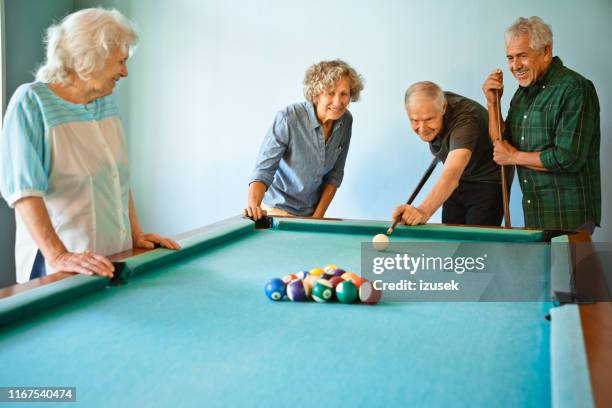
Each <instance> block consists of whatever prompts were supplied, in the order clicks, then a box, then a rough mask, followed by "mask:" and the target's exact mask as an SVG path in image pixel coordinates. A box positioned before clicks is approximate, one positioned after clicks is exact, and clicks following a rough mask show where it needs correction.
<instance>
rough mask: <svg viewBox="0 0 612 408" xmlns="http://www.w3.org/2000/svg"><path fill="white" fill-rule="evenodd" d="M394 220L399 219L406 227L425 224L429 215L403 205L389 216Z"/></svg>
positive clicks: (410, 206) (416, 208)
mask: <svg viewBox="0 0 612 408" xmlns="http://www.w3.org/2000/svg"><path fill="white" fill-rule="evenodd" d="M391 217H392V218H393V219H394V220H397V219H398V218H401V221H402V222H403V223H404V224H406V225H419V224H425V223H427V220H429V215H428V214H426V213H425V212H424V211H423V210H421V209H420V208H418V207H414V206H412V205H408V204H404V205H400V206H399V207H396V208H395V210H393V213H392V214H391Z"/></svg>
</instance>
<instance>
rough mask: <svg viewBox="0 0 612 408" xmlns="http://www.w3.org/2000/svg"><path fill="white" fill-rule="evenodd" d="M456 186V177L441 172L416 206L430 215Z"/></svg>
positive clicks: (457, 183)
mask: <svg viewBox="0 0 612 408" xmlns="http://www.w3.org/2000/svg"><path fill="white" fill-rule="evenodd" d="M458 186H459V180H458V179H457V177H455V176H454V175H450V174H449V175H444V174H443V175H442V176H441V177H440V178H439V179H438V181H437V182H436V184H435V185H434V187H433V188H432V189H431V191H430V192H429V194H427V197H425V199H424V200H423V202H422V203H421V205H420V206H419V207H418V208H419V209H420V210H421V211H423V212H425V213H426V214H427V217H431V216H432V215H433V213H435V212H436V211H437V210H438V208H440V207H441V206H442V204H444V202H445V201H446V200H448V198H449V197H450V196H451V195H452V194H453V191H455V189H456V188H457V187H458Z"/></svg>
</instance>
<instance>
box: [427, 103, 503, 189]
mask: <svg viewBox="0 0 612 408" xmlns="http://www.w3.org/2000/svg"><path fill="white" fill-rule="evenodd" d="M444 96H445V97H446V112H445V113H444V124H443V127H442V130H441V131H440V133H439V134H438V136H437V137H436V138H435V139H434V140H433V141H431V142H430V143H429V149H430V150H431V153H432V154H433V155H434V156H436V157H437V158H438V159H440V161H442V162H443V163H444V162H445V161H446V157H447V156H448V153H449V152H450V151H451V150H455V149H462V148H465V149H469V150H470V151H471V152H472V157H471V158H470V161H469V163H468V164H467V166H466V167H465V170H464V171H463V175H462V176H461V179H460V181H478V182H489V183H499V182H500V171H499V166H498V165H497V164H496V163H495V162H494V161H493V143H491V138H490V137H489V116H488V113H487V110H486V109H485V108H484V107H483V106H482V105H480V104H479V103H478V102H475V101H473V100H471V99H468V98H465V97H463V96H461V95H457V94H454V93H452V92H444Z"/></svg>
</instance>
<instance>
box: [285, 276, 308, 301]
mask: <svg viewBox="0 0 612 408" xmlns="http://www.w3.org/2000/svg"><path fill="white" fill-rule="evenodd" d="M287 297H288V298H289V300H291V301H292V302H303V301H305V300H307V299H308V289H307V288H306V287H305V286H304V282H303V281H301V280H299V279H295V280H292V281H291V282H289V284H288V285H287Z"/></svg>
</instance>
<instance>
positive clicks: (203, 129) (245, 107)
mask: <svg viewBox="0 0 612 408" xmlns="http://www.w3.org/2000/svg"><path fill="white" fill-rule="evenodd" d="M97 3H98V2H89V1H81V2H77V4H78V5H79V6H81V7H83V6H88V5H92V4H97ZM106 4H107V5H111V6H113V5H114V6H115V7H117V8H119V9H120V10H122V11H124V12H125V13H126V14H127V15H128V16H129V17H130V18H132V19H133V20H134V21H135V22H136V23H137V25H138V29H139V32H140V35H141V44H140V46H139V48H138V49H137V51H136V54H135V55H134V56H133V58H132V59H131V60H130V61H129V70H130V77H129V78H127V79H126V80H123V81H122V83H121V84H120V86H119V90H118V95H119V97H118V99H119V103H120V106H121V109H122V112H123V114H124V118H125V124H126V129H127V131H128V137H129V144H130V149H131V166H132V182H133V191H134V196H135V199H136V202H137V207H138V209H139V213H140V217H141V221H142V223H143V224H144V226H145V227H146V228H147V229H150V230H158V231H160V232H163V233H168V234H174V233H178V232H181V231H184V230H188V229H191V228H194V227H197V226H201V225H204V224H207V223H210V222H213V221H216V220H219V219H221V218H224V217H228V216H232V215H235V214H237V213H239V212H240V210H241V208H242V207H243V205H244V204H245V201H246V189H247V181H248V177H249V174H250V172H251V170H252V167H253V165H254V161H255V157H256V154H257V151H258V149H259V145H260V143H261V140H262V138H263V135H264V133H265V132H266V129H267V128H268V126H269V125H270V123H271V121H272V118H273V117H274V114H275V113H276V111H277V110H279V109H281V108H282V107H283V106H285V105H287V104H289V103H292V102H296V101H300V100H302V99H303V97H302V92H301V81H302V79H303V74H304V71H305V69H306V68H307V67H308V66H309V65H310V64H312V63H313V62H316V61H319V60H322V59H331V58H342V59H344V60H346V61H347V62H349V63H350V64H352V65H353V66H354V67H355V68H356V69H357V70H358V71H359V72H360V73H361V74H362V75H363V76H364V78H365V80H366V87H365V90H364V92H363V96H362V101H360V102H358V103H355V104H353V105H352V106H351V108H350V110H351V111H352V113H353V116H354V126H353V140H352V144H351V148H350V152H349V158H348V161H347V166H346V173H345V181H344V184H343V186H342V187H341V189H340V190H339V191H338V194H337V196H336V199H335V200H334V202H333V203H332V206H331V207H330V209H329V211H328V213H327V216H331V217H343V218H368V219H387V218H388V217H389V214H390V212H391V210H392V208H393V207H394V206H395V205H396V204H399V203H401V202H403V201H405V200H406V198H407V196H408V195H409V193H410V192H411V191H412V189H413V188H414V186H415V185H416V183H417V181H418V179H419V178H420V177H421V175H422V173H423V171H424V170H425V168H426V167H427V164H428V163H429V161H430V157H429V153H428V148H427V146H426V145H425V144H424V143H422V142H420V141H419V140H418V139H417V137H416V136H415V135H414V134H413V133H412V132H411V131H410V128H409V126H408V121H407V119H406V117H405V113H404V111H403V106H402V99H403V93H404V91H405V89H406V87H407V86H408V85H409V84H410V83H412V82H414V81H417V80H425V79H427V80H432V81H435V82H437V83H438V84H440V85H441V86H442V87H443V88H444V89H447V90H450V91H454V92H458V93H461V94H463V95H465V96H468V97H471V98H473V99H476V100H478V101H480V102H484V98H483V96H482V92H481V90H480V87H481V84H482V82H483V80H484V78H485V77H486V75H487V74H488V73H489V72H490V71H491V70H492V69H493V68H496V67H502V68H504V71H505V74H506V78H507V79H506V93H505V96H504V101H503V102H504V112H505V111H506V110H507V106H508V103H509V100H510V97H511V95H512V94H513V92H514V90H515V89H516V87H517V83H516V81H515V80H514V79H513V78H512V76H511V75H510V74H509V72H508V70H507V67H506V66H505V55H504V41H503V31H504V29H505V28H506V27H507V26H508V25H510V24H511V23H512V22H513V21H514V19H515V18H516V17H518V16H531V15H539V16H541V17H542V18H543V19H544V20H545V21H546V22H548V23H549V24H551V25H552V28H553V32H554V36H555V45H554V53H555V55H559V56H560V57H561V58H562V59H563V61H564V62H565V64H566V65H567V66H568V67H570V68H572V69H575V70H576V71H578V72H580V73H581V74H583V75H584V76H586V77H587V78H589V79H591V80H592V81H593V82H594V83H595V86H596V88H597V90H598V92H599V97H600V103H601V109H602V115H601V119H602V122H601V127H602V145H601V147H602V154H601V156H602V175H603V181H604V185H603V196H604V201H603V204H604V206H603V214H604V217H603V220H602V223H603V225H604V229H603V230H600V231H599V232H598V233H597V235H596V239H599V240H607V241H610V240H612V228H610V226H609V225H608V224H609V223H610V221H611V219H610V215H611V214H612V205H611V204H610V196H611V189H610V183H607V182H606V181H607V179H608V178H607V177H606V175H607V174H610V164H609V162H608V160H607V158H608V157H609V156H610V153H611V152H612V146H611V144H610V140H609V137H608V135H609V134H610V130H611V129H612V123H611V121H610V110H611V104H612V101H611V95H610V90H611V89H612V88H611V86H610V85H611V80H610V76H609V75H610V72H612V52H611V51H612V50H611V48H612V47H611V46H610V41H609V39H610V38H612V28H611V26H610V24H609V23H610V21H612V3H611V2H609V1H608V0H599V1H584V2H577V1H569V0H561V1H534V0H517V1H514V2H490V1H484V0H483V1H475V0H472V1H461V2H456V1H452V0H448V1H436V2H431V4H425V3H424V2H419V1H401V0H395V1H393V0H387V1H382V2H373V1H364V0H351V1H346V0H338V1H335V2H328V1H321V0H309V1H281V0H269V1H258V2H247V1H234V2H218V1H201V0H200V1H195V0H192V1H189V0H174V1H169V0H166V1H161V0H159V1H138V0H132V1H109V2H106ZM424 191H427V187H426V190H424ZM417 201H418V200H417ZM511 210H512V220H513V224H514V225H516V226H520V225H523V224H522V210H521V206H520V189H519V187H518V185H516V184H515V185H514V187H513V191H512V200H511ZM439 220H440V215H439V213H438V214H436V215H435V216H434V217H433V219H432V221H433V222H439Z"/></svg>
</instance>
